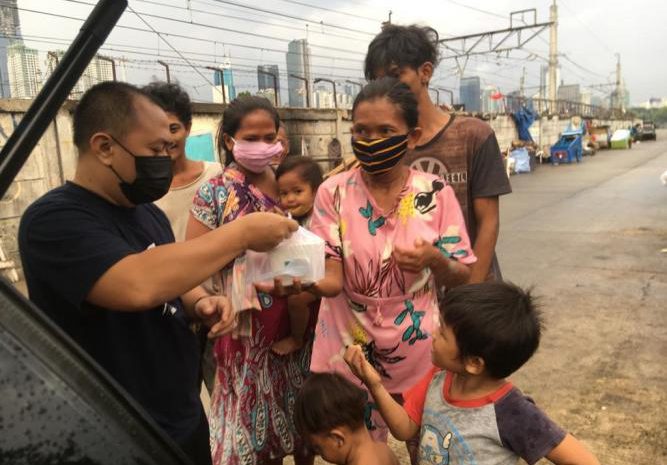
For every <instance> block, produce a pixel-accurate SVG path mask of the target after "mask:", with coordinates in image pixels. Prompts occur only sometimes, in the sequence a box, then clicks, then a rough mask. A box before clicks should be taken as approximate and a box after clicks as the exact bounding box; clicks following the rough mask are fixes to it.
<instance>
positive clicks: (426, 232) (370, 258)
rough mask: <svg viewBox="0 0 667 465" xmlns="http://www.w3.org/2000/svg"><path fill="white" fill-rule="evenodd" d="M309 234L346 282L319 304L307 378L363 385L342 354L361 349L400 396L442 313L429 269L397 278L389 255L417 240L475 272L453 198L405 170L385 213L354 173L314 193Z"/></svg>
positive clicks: (414, 376) (415, 375) (382, 429)
mask: <svg viewBox="0 0 667 465" xmlns="http://www.w3.org/2000/svg"><path fill="white" fill-rule="evenodd" d="M311 230H312V231H313V232H314V233H316V234H318V235H319V236H320V237H322V238H323V239H324V240H325V241H326V248H327V258H330V259H334V260H340V261H342V264H343V275H344V286H343V292H341V294H339V295H338V296H337V297H334V298H325V299H322V304H321V306H320V312H319V317H318V321H317V326H316V328H315V342H314V346H313V355H312V361H311V370H312V371H313V372H331V371H334V372H338V373H341V374H342V375H344V376H346V377H347V378H348V379H350V380H351V381H353V382H355V383H357V384H360V383H359V381H358V380H357V379H356V378H355V377H354V376H353V375H352V373H351V372H350V371H349V369H348V368H347V365H346V364H345V362H344V360H343V357H342V355H343V353H344V351H345V347H346V346H347V345H350V344H359V345H361V346H362V348H363V351H364V354H365V356H366V358H367V359H368V361H369V362H370V363H371V364H372V365H373V366H374V367H375V369H376V370H377V371H378V372H379V373H380V375H381V376H382V378H383V384H384V385H385V387H386V388H387V390H388V391H389V392H390V393H392V394H401V393H403V392H404V391H406V390H407V389H408V388H410V387H412V386H413V385H414V384H416V383H417V382H418V381H419V380H420V379H421V378H422V377H423V376H424V374H425V373H426V372H427V371H428V369H429V368H430V367H431V366H432V365H431V353H430V351H431V334H432V333H433V331H434V330H435V329H437V328H438V324H439V323H438V322H439V312H438V302H437V289H436V285H435V281H434V277H433V275H432V274H431V272H430V270H428V269H427V270H424V271H422V272H421V273H418V274H415V273H408V272H403V271H401V270H400V269H399V268H398V266H397V264H396V261H395V260H394V258H393V255H392V250H393V247H394V246H395V245H398V246H400V247H403V248H410V249H411V248H413V247H414V243H415V240H416V239H417V238H422V239H423V240H425V241H428V242H430V243H432V244H434V245H435V246H437V247H438V248H439V249H440V251H441V252H442V253H443V254H444V255H445V256H447V257H450V258H453V259H456V260H458V261H459V262H461V263H464V264H471V263H474V262H475V261H476V258H475V256H474V254H473V252H472V250H471V247H470V241H469V239H468V235H467V233H466V227H465V223H464V220H463V215H462V213H461V208H460V207H459V204H458V202H457V201H456V197H455V195H454V191H453V190H452V188H451V187H449V186H446V185H445V182H444V181H443V180H442V179H441V178H438V177H436V176H433V175H430V174H426V173H421V172H418V171H415V170H410V172H409V176H408V178H407V180H406V183H405V186H404V187H403V189H402V191H401V193H400V195H399V201H398V202H397V204H396V205H395V206H394V208H392V209H391V210H390V211H382V209H380V208H379V207H378V205H377V204H376V203H375V201H374V199H373V198H372V196H371V195H370V193H369V191H368V189H367V187H366V184H365V183H364V180H363V178H362V175H361V171H360V170H359V169H354V170H351V171H348V172H345V173H341V174H339V175H336V176H334V177H332V178H330V179H328V180H327V181H325V183H324V184H322V186H320V189H319V191H318V193H317V198H316V200H315V209H314V212H313V218H312V222H311ZM373 407H374V406H373V404H372V403H369V405H368V407H367V412H366V420H367V426H368V427H369V429H370V430H371V431H372V432H373V433H374V436H375V437H376V438H377V439H385V438H386V432H387V429H386V426H385V424H384V422H383V421H382V419H381V417H380V415H379V414H378V413H377V411H375V410H374V408H373Z"/></svg>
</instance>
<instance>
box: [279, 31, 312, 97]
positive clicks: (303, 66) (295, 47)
mask: <svg viewBox="0 0 667 465" xmlns="http://www.w3.org/2000/svg"><path fill="white" fill-rule="evenodd" d="M285 61H286V63H287V74H288V78H287V89H288V94H289V99H288V102H289V106H290V107H305V106H307V103H308V100H310V99H309V96H308V95H307V93H309V92H312V90H311V89H312V74H311V67H310V64H311V55H310V47H309V46H308V40H307V39H297V40H293V41H291V42H290V43H289V44H288V46H287V54H286V57H285ZM291 75H296V76H300V77H302V78H303V79H298V78H294V77H292V76H291ZM304 79H305V81H304ZM306 83H307V84H306Z"/></svg>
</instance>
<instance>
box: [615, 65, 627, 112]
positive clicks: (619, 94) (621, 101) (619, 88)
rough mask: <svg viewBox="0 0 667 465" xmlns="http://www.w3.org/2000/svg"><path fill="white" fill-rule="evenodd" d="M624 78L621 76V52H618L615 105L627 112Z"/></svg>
mask: <svg viewBox="0 0 667 465" xmlns="http://www.w3.org/2000/svg"><path fill="white" fill-rule="evenodd" d="M623 90H624V89H623V79H622V78H621V54H620V53H617V54H616V90H615V92H614V93H615V94H616V102H614V103H615V105H614V106H615V107H616V108H618V109H619V111H620V112H621V113H625V98H624V97H625V95H623Z"/></svg>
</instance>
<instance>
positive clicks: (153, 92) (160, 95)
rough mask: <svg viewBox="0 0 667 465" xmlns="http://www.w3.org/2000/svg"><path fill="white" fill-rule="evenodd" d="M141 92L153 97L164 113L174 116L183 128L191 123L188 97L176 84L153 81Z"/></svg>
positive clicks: (190, 105) (190, 106)
mask: <svg viewBox="0 0 667 465" xmlns="http://www.w3.org/2000/svg"><path fill="white" fill-rule="evenodd" d="M142 90H143V91H144V92H146V93H147V94H148V95H150V96H151V97H153V100H155V101H156V102H157V103H158V104H159V105H160V106H161V107H162V109H163V110H164V111H166V112H167V113H172V114H174V115H176V117H177V118H178V119H179V121H180V122H181V123H183V124H184V125H185V126H188V125H190V123H192V104H191V103H190V96H189V95H188V93H187V92H185V90H183V88H182V87H181V86H179V85H178V84H174V83H169V82H160V81H155V82H151V83H150V84H148V85H147V86H144V88H143V89H142Z"/></svg>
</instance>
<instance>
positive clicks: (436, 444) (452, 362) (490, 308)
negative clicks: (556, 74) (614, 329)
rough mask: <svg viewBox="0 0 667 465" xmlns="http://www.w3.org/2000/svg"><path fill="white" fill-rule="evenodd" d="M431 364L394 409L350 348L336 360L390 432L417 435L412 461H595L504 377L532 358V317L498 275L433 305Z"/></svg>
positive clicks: (593, 464) (536, 326)
mask: <svg viewBox="0 0 667 465" xmlns="http://www.w3.org/2000/svg"><path fill="white" fill-rule="evenodd" d="M440 314H441V327H440V329H439V330H438V331H437V332H436V333H435V334H433V349H432V353H431V356H432V360H433V365H434V367H433V369H432V370H431V371H430V372H429V373H427V375H426V376H425V377H424V378H423V379H422V380H421V381H420V382H419V383H417V384H416V385H415V386H414V387H413V388H411V389H410V390H409V391H408V392H406V393H405V394H404V396H403V397H404V399H405V403H404V405H403V406H401V405H400V404H399V403H398V402H396V401H395V400H394V398H392V396H391V395H390V394H389V393H388V392H387V391H386V390H385V389H384V388H383V387H382V382H381V379H380V375H379V374H378V373H377V372H376V371H375V369H374V368H373V367H372V366H371V364H370V363H368V361H367V360H366V359H365V358H364V355H363V353H362V351H361V349H360V347H358V346H351V347H349V348H348V349H347V351H346V353H345V361H346V362H347V363H348V365H349V367H350V369H351V370H352V372H353V373H354V374H355V375H356V376H357V377H358V378H359V379H361V381H362V382H363V383H364V384H365V385H366V386H367V387H368V389H369V391H370V392H371V395H372V396H373V398H374V400H375V403H376V405H377V408H378V410H379V411H380V413H381V414H382V417H383V418H384V420H385V421H386V422H387V425H388V426H389V428H390V430H391V433H392V434H393V435H394V436H395V437H396V438H397V439H400V440H408V439H410V438H413V437H415V436H416V435H417V434H418V433H420V444H419V464H420V465H426V464H436V465H458V464H461V465H464V464H465V465H468V464H478V465H487V464H488V465H491V464H493V465H501V464H502V465H505V464H507V465H509V464H512V465H514V464H516V462H517V459H518V458H519V457H521V458H523V459H524V460H525V461H526V462H528V463H529V464H533V463H535V462H537V461H538V460H540V459H541V458H543V457H546V458H547V459H549V460H550V461H552V462H553V463H555V464H563V465H564V464H568V465H599V462H598V460H597V459H596V458H595V457H594V456H593V455H592V454H591V453H590V452H589V451H588V450H587V449H586V448H585V447H584V446H583V444H581V443H580V442H579V441H578V440H577V439H575V438H574V437H573V436H572V435H571V434H567V433H566V432H565V431H563V430H562V429H561V428H560V427H558V426H557V425H556V424H555V423H554V422H553V421H551V419H549V417H548V416H547V415H546V414H545V413H544V412H542V411H541V410H540V409H539V408H538V407H537V406H536V405H535V404H534V402H533V401H532V399H530V398H529V397H526V396H525V395H523V394H522V393H521V391H519V389H517V388H516V387H514V386H513V385H512V383H510V382H509V381H507V380H506V379H505V378H506V377H508V376H509V375H511V374H512V373H513V372H515V371H516V370H518V369H519V368H520V367H521V366H522V365H523V364H524V363H526V362H527V361H528V359H530V357H532V355H533V354H534V353H535V351H536V350H537V347H538V345H539V341H540V333H541V326H542V323H541V320H540V315H539V312H538V311H537V310H536V308H535V306H534V304H533V301H532V298H531V296H530V294H529V293H528V292H525V291H523V290H522V289H520V288H519V287H517V286H514V285H512V284H508V283H503V282H488V283H482V284H469V285H465V286H459V287H457V288H455V289H452V290H451V291H449V292H448V293H447V295H446V297H445V299H444V300H443V302H442V303H441V305H440Z"/></svg>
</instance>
